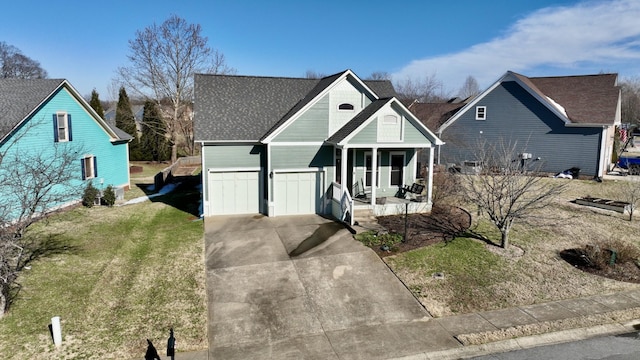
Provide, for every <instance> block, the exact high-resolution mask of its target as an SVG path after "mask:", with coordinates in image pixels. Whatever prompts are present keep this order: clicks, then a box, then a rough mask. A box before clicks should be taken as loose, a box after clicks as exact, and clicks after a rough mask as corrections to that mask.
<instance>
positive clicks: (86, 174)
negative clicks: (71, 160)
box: [80, 155, 98, 180]
mask: <svg viewBox="0 0 640 360" xmlns="http://www.w3.org/2000/svg"><path fill="white" fill-rule="evenodd" d="M80 162H81V166H82V180H86V179H93V178H95V177H97V176H98V161H97V159H96V157H95V156H93V155H85V157H83V158H82V160H80Z"/></svg>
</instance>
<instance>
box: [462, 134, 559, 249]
mask: <svg viewBox="0 0 640 360" xmlns="http://www.w3.org/2000/svg"><path fill="white" fill-rule="evenodd" d="M525 149H526V146H520V147H519V146H518V144H517V143H508V142H504V141H500V142H497V143H488V142H481V143H479V144H478V146H477V147H476V160H478V161H479V162H480V164H481V165H482V170H481V172H480V174H473V173H468V174H464V173H463V174H460V180H461V183H462V190H463V192H464V197H465V199H466V200H467V201H468V202H470V203H472V204H474V205H476V206H477V207H478V209H479V212H481V213H484V214H486V215H487V216H488V217H489V219H490V220H491V222H492V223H493V224H494V225H495V226H496V227H497V228H498V230H500V234H501V239H500V246H501V247H503V248H507V247H508V246H509V232H510V230H511V227H512V226H513V224H514V223H515V222H516V221H523V222H526V221H527V220H528V219H529V218H531V217H533V216H535V212H536V210H539V209H542V208H544V207H546V206H548V204H549V201H550V200H551V199H552V198H554V197H555V196H557V195H559V194H560V193H561V192H562V191H563V190H564V188H565V183H561V182H559V181H558V182H554V181H552V182H549V181H547V180H548V179H545V178H543V177H541V176H539V175H540V174H539V171H538V170H539V169H540V168H541V165H542V164H541V163H539V161H535V160H533V159H527V156H526V155H524V156H523V153H526V151H525Z"/></svg>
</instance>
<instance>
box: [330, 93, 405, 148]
mask: <svg viewBox="0 0 640 360" xmlns="http://www.w3.org/2000/svg"><path fill="white" fill-rule="evenodd" d="M392 100H393V98H384V99H379V100H376V101H374V102H372V103H371V104H369V106H367V107H366V108H364V109H362V111H360V113H359V114H358V115H356V116H355V117H354V118H353V119H351V120H349V122H348V123H346V124H345V125H344V126H343V127H341V128H340V130H338V131H336V133H335V134H333V135H331V137H329V138H328V139H327V142H329V143H332V144H338V143H339V142H341V141H342V140H344V139H345V138H346V137H347V136H349V134H351V133H352V132H354V131H355V130H356V129H357V128H358V127H359V126H360V125H362V124H364V122H365V121H367V119H369V118H370V117H371V116H372V115H373V114H375V113H376V111H378V110H380V109H381V108H382V107H383V106H385V105H386V104H387V103H389V102H390V101H392Z"/></svg>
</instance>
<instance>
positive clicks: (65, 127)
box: [53, 112, 72, 142]
mask: <svg viewBox="0 0 640 360" xmlns="http://www.w3.org/2000/svg"><path fill="white" fill-rule="evenodd" d="M71 135H72V134H71V114H67V113H66V112H57V113H55V114H53V138H54V141H55V142H65V141H71V140H72V138H71Z"/></svg>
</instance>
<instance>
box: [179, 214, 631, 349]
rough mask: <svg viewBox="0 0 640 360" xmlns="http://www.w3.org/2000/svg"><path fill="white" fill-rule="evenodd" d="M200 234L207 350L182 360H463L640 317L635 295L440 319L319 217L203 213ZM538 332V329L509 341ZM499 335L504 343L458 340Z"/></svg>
mask: <svg viewBox="0 0 640 360" xmlns="http://www.w3.org/2000/svg"><path fill="white" fill-rule="evenodd" d="M205 232H206V246H205V249H206V267H207V296H208V301H209V308H208V312H209V315H208V317H209V318H208V331H209V351H208V353H207V352H200V353H185V354H178V355H183V356H176V358H177V359H181V358H182V359H189V360H204V359H207V358H208V359H460V358H469V357H473V356H479V355H485V354H489V353H495V352H502V351H509V350H516V349H522V348H529V347H534V346H538V345H544V344H552V343H558V342H564V341H574V340H580V339H585V338H588V337H593V336H598V335H605V334H615V333H624V332H629V331H634V330H637V329H640V325H639V324H640V321H633V320H632V321H627V320H620V319H625V318H628V316H626V317H625V316H621V315H624V314H635V313H636V312H637V313H638V314H640V290H635V291H627V292H622V293H617V294H611V295H598V296H591V297H587V298H579V299H570V300H562V301H555V302H550V303H544V304H537V305H529V306H521V307H514V308H508V309H502V310H495V311H486V312H479V313H472V314H464V315H459V316H448V317H443V318H437V319H433V318H431V317H430V316H429V314H428V313H427V312H426V311H425V310H424V308H423V307H422V306H421V305H420V304H419V303H418V301H417V300H416V299H415V298H414V297H413V296H412V295H411V293H410V292H409V291H408V290H407V289H406V288H405V287H404V285H403V284H402V283H401V282H400V281H399V280H398V279H397V278H396V277H395V275H393V273H391V271H390V270H389V269H388V268H387V266H386V265H385V264H384V263H383V262H382V261H381V260H380V259H379V258H378V257H377V255H376V254H375V253H374V252H373V251H372V250H371V249H369V248H366V247H364V246H363V245H361V244H360V243H358V242H357V241H355V240H353V238H352V235H351V234H350V233H349V232H348V231H346V230H345V229H343V228H342V227H341V225H339V224H336V223H334V222H332V221H330V220H326V219H324V218H322V217H319V216H298V217H276V218H268V217H264V216H252V217H247V216H239V217H216V218H207V219H206V221H205ZM593 315H597V316H596V317H597V319H596V320H595V321H592V322H590V323H589V324H590V327H586V328H575V327H577V326H584V325H583V324H584V322H580V321H576V322H575V323H572V321H573V320H580V319H584V318H585V316H593ZM639 318H640V315H639ZM536 325H539V326H538V328H539V329H542V332H543V333H542V334H538V335H533V336H520V337H516V338H513V339H508V337H509V334H517V331H518V330H521V329H523V328H526V327H527V326H536ZM556 325H561V326H559V327H558V326H556ZM572 326H573V328H572ZM558 328H561V329H564V330H561V331H555V329H558ZM514 331H515V332H514ZM545 331H549V332H548V333H544V332H545ZM495 334H498V335H500V334H502V335H505V336H504V337H503V338H504V339H506V340H499V341H495V340H494V341H493V342H488V343H485V344H481V345H463V344H466V343H467V342H466V339H468V338H469V337H470V336H471V337H472V336H474V335H475V336H480V337H482V336H483V335H495ZM489 338H490V337H488V339H489ZM205 355H207V356H205Z"/></svg>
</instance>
